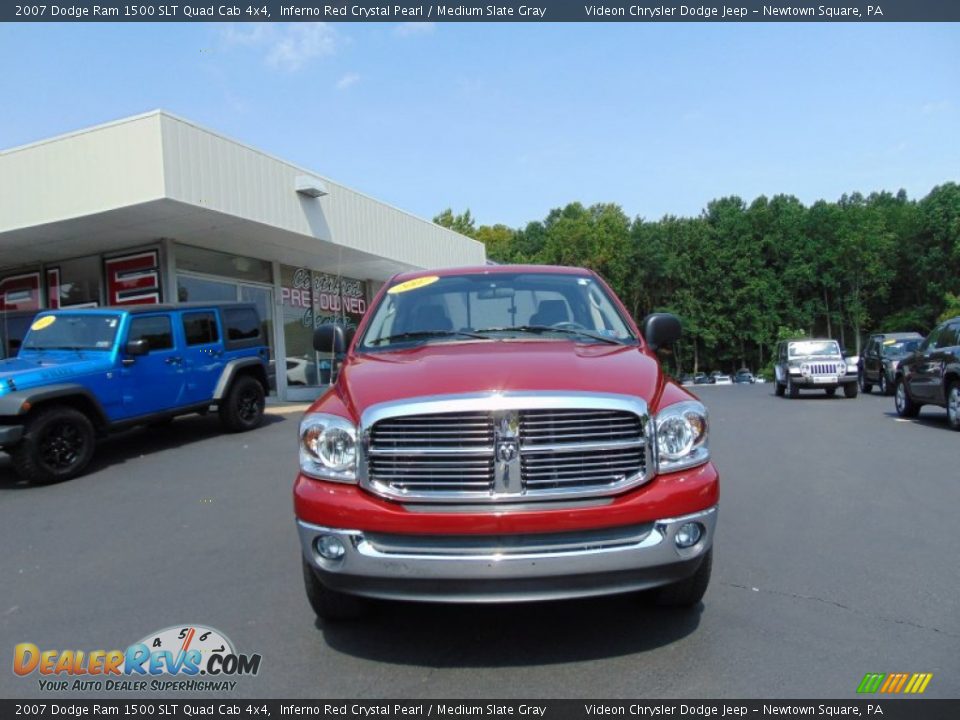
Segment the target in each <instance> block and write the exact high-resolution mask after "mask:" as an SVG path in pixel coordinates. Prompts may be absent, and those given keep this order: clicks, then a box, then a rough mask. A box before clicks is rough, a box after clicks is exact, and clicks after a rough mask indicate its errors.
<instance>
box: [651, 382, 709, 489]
mask: <svg viewBox="0 0 960 720" xmlns="http://www.w3.org/2000/svg"><path fill="white" fill-rule="evenodd" d="M708 426H709V421H708V417H707V409H706V408H705V407H704V406H703V404H701V403H699V402H696V401H693V400H691V401H687V402H681V403H677V404H676V405H671V406H670V407H668V408H665V409H664V410H661V411H660V412H659V413H658V414H657V418H656V427H657V455H658V458H659V459H658V470H659V471H660V472H672V471H674V470H682V469H683V468H689V467H695V466H697V465H703V463H705V462H707V460H709V459H710V450H709V448H708V446H707V434H708V429H709V428H708Z"/></svg>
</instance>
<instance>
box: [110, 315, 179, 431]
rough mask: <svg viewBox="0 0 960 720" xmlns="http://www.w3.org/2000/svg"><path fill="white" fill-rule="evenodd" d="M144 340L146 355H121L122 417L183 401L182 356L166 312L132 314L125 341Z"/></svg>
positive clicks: (156, 409) (168, 406)
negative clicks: (146, 349) (147, 347)
mask: <svg viewBox="0 0 960 720" xmlns="http://www.w3.org/2000/svg"><path fill="white" fill-rule="evenodd" d="M132 340H146V341H147V344H148V345H149V346H150V351H149V352H148V353H147V354H146V355H140V356H138V357H128V356H125V355H123V352H122V348H121V355H122V356H123V360H122V365H121V370H120V373H121V377H122V378H123V417H124V418H133V417H139V416H141V415H149V414H150V413H156V412H162V411H164V410H171V409H173V408H176V407H180V406H181V405H184V404H185V403H184V402H183V394H184V381H183V376H184V374H183V358H182V356H181V354H180V352H179V351H178V349H177V345H176V342H175V341H174V328H173V321H172V318H171V316H170V313H157V314H153V313H151V314H150V315H134V316H133V317H131V318H130V326H129V329H128V331H127V342H130V341H132Z"/></svg>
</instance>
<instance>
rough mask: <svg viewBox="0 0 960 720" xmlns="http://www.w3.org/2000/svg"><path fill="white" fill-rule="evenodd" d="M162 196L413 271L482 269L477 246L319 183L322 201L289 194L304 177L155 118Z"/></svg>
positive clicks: (184, 126) (260, 156) (241, 148)
mask: <svg viewBox="0 0 960 720" xmlns="http://www.w3.org/2000/svg"><path fill="white" fill-rule="evenodd" d="M159 117H160V121H161V127H162V136H163V158H164V166H165V168H166V175H165V180H166V195H167V197H169V198H171V199H173V200H178V201H181V202H185V203H189V204H191V205H197V206H200V207H203V208H205V209H208V210H215V211H218V212H223V213H227V214H230V215H233V216H235V217H241V218H244V219H247V220H252V221H254V222H259V223H263V224H265V225H269V226H273V227H277V228H281V229H284V230H288V231H291V232H295V233H298V234H300V235H306V236H310V237H313V238H316V239H317V241H318V242H332V243H334V244H337V245H342V246H345V247H350V248H354V249H356V250H361V251H364V252H367V253H370V254H372V255H377V256H380V257H383V258H388V259H391V260H396V261H398V262H401V263H404V264H406V265H412V266H415V267H423V268H427V267H446V266H457V265H476V264H482V263H483V262H484V260H485V257H486V255H485V250H484V247H483V245H482V244H481V243H479V242H476V241H474V240H471V239H469V238H466V237H464V236H463V235H460V234H458V233H455V232H452V231H450V230H447V229H446V228H442V227H439V226H438V225H435V224H434V223H432V222H429V221H426V220H422V219H420V218H417V217H415V216H413V215H411V214H409V213H406V212H404V211H402V210H398V209H396V208H394V207H391V206H389V205H387V204H385V203H382V202H379V201H377V200H374V199H372V198H370V197H367V196H366V195H363V194H361V193H358V192H356V191H354V190H350V189H349V188H346V187H344V186H342V185H339V184H337V183H335V182H333V181H331V180H328V179H326V178H321V179H322V180H323V183H324V185H325V186H326V189H327V191H328V193H329V194H328V195H326V196H323V197H320V198H310V197H306V196H303V195H300V194H298V193H296V192H295V191H294V181H295V179H296V177H297V176H300V175H310V176H313V177H317V176H316V175H315V174H313V173H310V172H309V171H307V170H304V169H302V168H299V167H297V166H295V165H292V164H290V163H287V162H285V161H283V160H279V159H277V158H274V157H272V156H270V155H267V154H265V153H262V152H260V151H258V150H256V149H254V148H251V147H247V146H246V145H242V144H240V143H236V142H234V141H232V140H228V139H226V138H224V137H221V136H220V135H217V134H215V133H212V132H210V131H208V130H205V129H203V128H200V127H198V126H196V125H194V124H192V123H189V122H187V121H184V120H181V119H179V118H175V117H172V116H170V115H166V114H161V115H160V116H159Z"/></svg>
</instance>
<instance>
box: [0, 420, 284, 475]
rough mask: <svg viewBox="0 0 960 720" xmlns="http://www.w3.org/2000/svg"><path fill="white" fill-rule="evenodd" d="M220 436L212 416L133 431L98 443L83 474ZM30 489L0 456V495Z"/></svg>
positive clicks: (268, 421) (265, 424) (265, 422)
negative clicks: (5, 492) (7, 491)
mask: <svg viewBox="0 0 960 720" xmlns="http://www.w3.org/2000/svg"><path fill="white" fill-rule="evenodd" d="M289 419H290V418H289V417H287V416H284V415H280V414H271V413H268V414H266V415H264V417H263V425H261V426H260V428H258V429H257V430H251V431H250V432H248V433H242V435H247V436H250V437H253V436H254V435H255V434H256V433H257V432H259V431H260V430H262V429H263V428H265V427H267V426H269V425H273V424H274V423H281V422H285V421H287V420H289ZM223 434H225V433H224V430H223V426H222V425H221V424H220V420H219V418H218V417H217V414H216V413H215V412H212V413H209V414H207V415H187V416H185V417H181V418H177V419H176V420H174V421H173V422H170V423H168V424H165V425H161V426H159V427H150V426H144V427H136V428H132V429H130V430H125V431H123V432H121V433H117V434H116V435H111V436H110V437H108V438H106V439H104V440H100V441H99V442H98V443H97V449H96V452H95V453H94V456H93V460H92V461H91V463H90V465H89V466H88V467H87V469H86V470H85V471H84V473H83V474H84V475H89V474H91V473H95V472H97V471H99V470H103V469H105V468H109V467H111V466H113V465H119V464H121V463H124V462H126V461H127V460H130V459H132V458H137V457H141V456H143V455H153V454H154V453H159V452H163V451H164V450H170V449H173V448H178V447H183V446H185V445H190V444H191V443H195V442H201V441H203V440H206V439H208V438H212V437H216V436H218V435H223ZM77 479H79V478H77ZM66 482H72V481H70V480H68V481H66ZM32 487H34V486H33V485H30V484H29V483H26V482H24V481H22V480H21V479H20V478H19V477H18V476H17V474H16V472H14V469H13V463H12V462H11V461H10V458H9V456H7V455H5V454H4V453H2V452H0V491H3V490H27V489H30V488H32ZM45 487H49V486H45Z"/></svg>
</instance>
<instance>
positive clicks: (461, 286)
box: [360, 271, 636, 350]
mask: <svg viewBox="0 0 960 720" xmlns="http://www.w3.org/2000/svg"><path fill="white" fill-rule="evenodd" d="M531 337H536V338H538V339H541V340H554V341H556V340H568V341H569V340H573V341H575V342H584V343H595V342H601V343H613V344H624V343H626V344H634V343H636V338H635V337H634V335H633V333H632V332H631V331H630V328H629V325H627V323H626V322H625V321H624V319H623V317H622V316H621V315H620V313H619V312H618V310H617V307H616V305H615V304H614V302H613V300H612V299H611V298H610V296H609V294H608V293H607V292H606V290H605V289H604V288H603V286H602V285H600V284H599V283H598V282H597V281H596V280H595V279H594V278H591V277H587V276H582V275H571V274H565V273H547V272H542V273H540V272H529V271H528V272H517V273H503V272H497V273H470V274H464V275H445V276H442V277H437V276H435V275H434V276H427V277H420V278H416V279H414V280H408V281H405V282H399V283H397V284H395V285H393V286H392V287H390V288H389V289H388V290H387V293H386V295H384V296H383V300H382V301H381V302H380V304H379V305H378V306H377V308H376V309H375V311H374V314H373V317H372V318H371V320H370V324H369V325H368V326H367V331H366V333H365V334H364V336H363V339H362V341H361V343H360V347H362V348H364V349H365V350H371V349H385V348H389V347H391V346H393V347H396V346H398V345H409V344H411V343H425V342H462V341H471V340H472V341H476V340H478V339H479V340H484V339H486V340H494V339H496V340H514V339H521V338H522V339H530V338H531Z"/></svg>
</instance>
